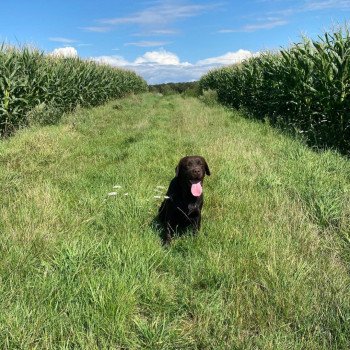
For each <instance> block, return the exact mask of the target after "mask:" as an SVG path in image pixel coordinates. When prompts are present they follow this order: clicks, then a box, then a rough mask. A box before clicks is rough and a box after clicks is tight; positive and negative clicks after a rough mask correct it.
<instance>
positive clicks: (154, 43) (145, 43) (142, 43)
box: [124, 41, 170, 47]
mask: <svg viewBox="0 0 350 350" xmlns="http://www.w3.org/2000/svg"><path fill="white" fill-rule="evenodd" d="M167 44H170V43H169V42H167V41H138V42H133V43H126V44H124V46H138V47H152V46H164V45H167Z"/></svg>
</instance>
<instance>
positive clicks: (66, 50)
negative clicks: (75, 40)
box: [51, 47, 78, 57]
mask: <svg viewBox="0 0 350 350" xmlns="http://www.w3.org/2000/svg"><path fill="white" fill-rule="evenodd" d="M51 55H52V56H57V57H78V51H77V50H76V49H75V48H74V47H60V48H58V49H55V50H53V51H52V52H51Z"/></svg>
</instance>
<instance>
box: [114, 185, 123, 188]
mask: <svg viewBox="0 0 350 350" xmlns="http://www.w3.org/2000/svg"><path fill="white" fill-rule="evenodd" d="M113 188H122V186H120V185H115V186H113Z"/></svg>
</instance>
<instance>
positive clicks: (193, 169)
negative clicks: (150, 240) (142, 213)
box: [158, 156, 210, 244]
mask: <svg viewBox="0 0 350 350" xmlns="http://www.w3.org/2000/svg"><path fill="white" fill-rule="evenodd" d="M175 173H176V175H175V177H174V178H173V179H172V181H171V182H170V185H169V188H168V192H167V193H166V196H167V198H166V199H165V200H164V201H163V203H162V204H161V206H160V208H159V211H158V220H159V221H160V223H161V224H162V226H163V228H164V236H163V241H164V243H165V244H168V243H170V242H171V239H172V237H173V236H174V234H176V233H178V234H181V233H182V231H184V230H185V229H186V228H188V227H191V228H192V230H193V233H194V234H196V233H197V231H198V230H199V229H200V224H201V210H202V207H203V193H202V192H203V180H204V176H205V174H206V175H210V170H209V167H208V164H207V162H206V161H205V159H204V158H203V157H201V156H187V157H184V158H182V159H181V160H180V162H179V165H178V166H177V167H176V169H175Z"/></svg>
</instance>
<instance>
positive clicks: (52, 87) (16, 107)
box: [0, 45, 147, 136]
mask: <svg viewBox="0 0 350 350" xmlns="http://www.w3.org/2000/svg"><path fill="white" fill-rule="evenodd" d="M146 89H147V84H146V82H145V81H144V80H143V79H142V78H140V77H139V76H137V75H136V74H135V73H134V72H131V71H127V70H121V69H116V68H113V67H110V66H106V65H101V64H97V63H96V62H92V61H86V60H82V59H79V58H62V57H52V56H47V55H45V54H44V53H43V52H40V51H38V50H36V49H31V48H28V47H25V48H22V49H18V48H13V47H8V46H5V45H2V46H1V47H0V134H2V135H5V136H7V135H9V134H11V133H12V132H13V131H14V130H16V129H17V128H18V127H20V126H25V125H27V124H29V123H30V122H31V121H34V122H40V123H41V124H49V123H52V122H53V121H56V120H57V119H58V118H59V117H60V116H61V115H62V113H63V112H69V111H72V110H74V108H75V107H76V106H78V105H80V106H82V107H90V106H97V105H99V104H102V103H104V102H106V101H107V100H109V99H112V98H119V97H122V96H124V95H125V94H127V93H130V92H135V93H137V92H141V91H145V90H146Z"/></svg>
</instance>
